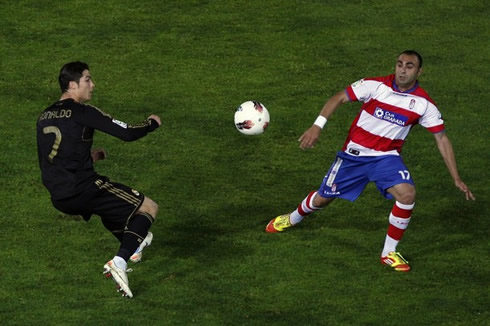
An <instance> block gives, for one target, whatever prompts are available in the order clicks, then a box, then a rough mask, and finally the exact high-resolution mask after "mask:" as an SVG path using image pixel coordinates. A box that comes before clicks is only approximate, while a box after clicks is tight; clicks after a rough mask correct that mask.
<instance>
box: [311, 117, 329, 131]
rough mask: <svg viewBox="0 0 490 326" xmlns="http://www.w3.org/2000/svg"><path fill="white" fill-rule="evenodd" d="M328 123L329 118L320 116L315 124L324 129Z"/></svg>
mask: <svg viewBox="0 0 490 326" xmlns="http://www.w3.org/2000/svg"><path fill="white" fill-rule="evenodd" d="M326 123H327V118H325V117H324V116H323V115H319V116H318V118H316V120H315V122H314V123H313V124H314V125H316V126H318V127H320V128H321V129H323V127H325V124H326Z"/></svg>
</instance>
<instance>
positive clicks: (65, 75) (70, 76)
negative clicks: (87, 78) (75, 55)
mask: <svg viewBox="0 0 490 326" xmlns="http://www.w3.org/2000/svg"><path fill="white" fill-rule="evenodd" d="M84 70H89V68H88V65H87V64H86V63H83V62H80V61H74V62H69V63H67V64H65V65H64V66H63V67H62V68H61V70H60V75H59V77H58V82H59V83H60V88H61V92H63V93H64V92H66V91H67V90H68V85H69V84H70V82H71V81H74V82H76V83H77V84H78V82H79V81H80V78H82V76H83V71H84Z"/></svg>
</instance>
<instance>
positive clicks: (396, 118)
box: [374, 107, 408, 126]
mask: <svg viewBox="0 0 490 326" xmlns="http://www.w3.org/2000/svg"><path fill="white" fill-rule="evenodd" d="M374 116H375V117H376V118H378V119H381V120H384V121H388V122H390V123H393V124H396V125H399V126H406V124H407V121H408V118H407V117H406V116H404V115H401V114H398V113H395V112H391V111H388V110H384V109H382V108H380V107H376V110H374Z"/></svg>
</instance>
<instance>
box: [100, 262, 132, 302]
mask: <svg viewBox="0 0 490 326" xmlns="http://www.w3.org/2000/svg"><path fill="white" fill-rule="evenodd" d="M104 275H105V276H106V277H112V279H113V280H114V282H116V284H117V287H118V289H117V292H122V296H123V297H128V298H132V297H133V293H132V292H131V289H130V288H129V282H128V275H126V270H124V269H122V268H119V267H117V266H116V264H115V263H114V260H112V259H111V260H109V261H108V262H107V263H106V264H105V265H104Z"/></svg>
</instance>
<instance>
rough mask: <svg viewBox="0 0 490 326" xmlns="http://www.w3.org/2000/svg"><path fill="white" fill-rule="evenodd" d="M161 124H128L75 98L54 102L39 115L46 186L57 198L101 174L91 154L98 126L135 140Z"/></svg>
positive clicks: (39, 146) (76, 191)
mask: <svg viewBox="0 0 490 326" xmlns="http://www.w3.org/2000/svg"><path fill="white" fill-rule="evenodd" d="M158 126H159V125H158V123H157V122H156V121H155V120H153V119H149V120H145V121H143V122H142V123H140V124H135V125H131V124H127V123H124V122H122V121H119V120H116V119H113V118H112V117H111V116H110V115H109V114H107V113H104V112H102V111H101V110H99V109H98V108H96V107H94V106H91V105H87V104H82V103H78V102H75V101H74V100H72V99H66V100H62V101H58V102H56V103H54V104H53V105H51V106H50V107H48V108H47V109H46V110H44V111H43V112H42V113H41V115H40V116H39V118H38V119H37V151H38V158H39V166H40V168H41V177H42V181H43V184H44V186H45V187H46V188H47V189H48V191H49V192H50V194H51V197H52V198H53V199H55V200H57V199H63V198H68V197H72V196H74V195H77V194H79V193H81V192H83V191H84V190H85V189H87V187H89V186H90V185H91V184H92V183H93V182H94V181H95V180H96V179H97V178H98V177H99V175H98V174H97V173H96V172H95V170H94V168H93V161H92V156H91V148H92V143H93V136H94V131H95V130H100V131H102V132H105V133H108V134H110V135H112V136H115V137H117V138H119V139H122V140H124V141H133V140H136V139H139V138H141V137H143V136H145V135H146V134H147V133H148V132H151V131H153V130H155V129H156V128H158Z"/></svg>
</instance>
